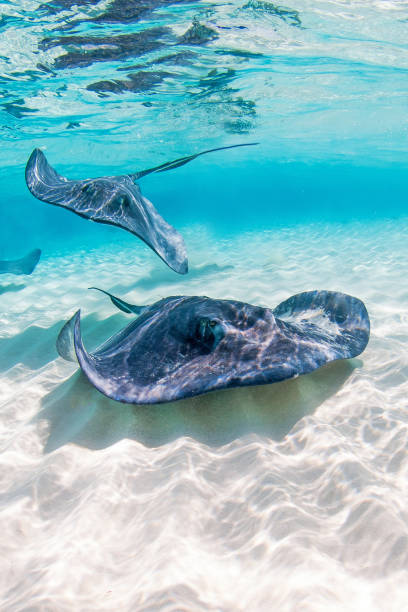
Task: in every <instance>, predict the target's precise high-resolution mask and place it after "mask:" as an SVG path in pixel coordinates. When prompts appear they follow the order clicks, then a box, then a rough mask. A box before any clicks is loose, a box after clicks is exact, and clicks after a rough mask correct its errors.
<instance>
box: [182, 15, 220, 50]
mask: <svg viewBox="0 0 408 612" xmlns="http://www.w3.org/2000/svg"><path fill="white" fill-rule="evenodd" d="M216 38H218V34H217V32H216V31H215V30H214V29H213V28H209V27H208V26H205V25H203V24H202V23H200V22H199V21H198V20H197V19H194V21H193V23H192V25H191V27H190V28H189V29H188V30H187V31H186V32H185V33H184V34H183V36H180V38H179V43H180V44H181V45H204V44H205V43H207V42H210V41H211V40H215V39H216Z"/></svg>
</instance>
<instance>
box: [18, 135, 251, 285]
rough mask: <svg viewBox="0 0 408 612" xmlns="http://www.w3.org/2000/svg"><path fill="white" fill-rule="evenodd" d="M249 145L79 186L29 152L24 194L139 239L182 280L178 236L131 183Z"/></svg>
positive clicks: (182, 249)
mask: <svg viewBox="0 0 408 612" xmlns="http://www.w3.org/2000/svg"><path fill="white" fill-rule="evenodd" d="M254 144H257V143H246V144H237V145H231V146H228V147H219V148H217V149H210V150H208V151H202V152H201V153H196V154H195V155H189V156H188V157H181V158H179V159H176V160H174V161H171V162H166V163H164V164H161V165H160V166H155V167H154V168H149V169H148V170H141V171H140V172H134V173H132V174H125V175H122V176H105V177H101V178H95V179H85V180H82V181H79V180H76V181H75V180H74V181H69V180H68V179H66V178H64V177H63V176H60V175H59V174H58V173H57V172H56V171H55V170H54V169H53V168H52V167H51V166H50V165H49V163H48V161H47V159H46V157H45V155H44V153H43V152H42V151H40V149H34V151H33V152H32V153H31V156H30V159H29V160H28V162H27V166H26V171H25V177H26V183H27V186H28V188H29V190H30V191H31V193H32V194H33V195H34V196H35V197H36V198H38V199H39V200H42V201H43V202H48V203H50V204H55V205H56V206H61V207H63V208H67V209H68V210H72V212H74V213H76V214H77V215H80V216H81V217H85V218H86V219H91V220H92V221H96V222H98V223H108V224H110V225H117V226H118V227H121V228H122V229H125V230H127V231H129V232H131V233H132V234H134V235H135V236H139V238H141V239H142V240H143V241H144V242H145V243H146V244H147V245H148V246H149V247H150V248H151V249H153V251H155V252H156V253H157V255H158V256H159V257H161V259H163V261H164V262H165V263H166V264H167V265H168V266H170V268H172V269H173V270H175V271H176V272H179V273H180V274H186V272H187V271H188V263H187V255H186V248H185V245H184V241H183V238H182V236H181V235H180V234H179V233H178V232H177V231H176V230H175V229H174V227H172V226H171V225H169V224H168V223H166V221H165V220H164V219H163V218H162V217H161V216H160V215H159V213H158V212H157V210H156V209H155V207H154V206H153V204H152V203H151V202H150V201H149V200H148V199H147V198H145V197H144V196H142V194H141V191H140V188H139V186H138V185H137V183H136V182H135V181H137V180H138V179H140V178H142V177H143V176H146V175H147V174H151V173H152V172H164V171H166V170H172V169H173V168H178V167H180V166H184V164H187V163H188V162H190V161H192V160H193V159H195V158H196V157H199V156H200V155H204V154H205V153H211V152H213V151H221V150H223V149H232V148H235V147H245V146H250V145H254Z"/></svg>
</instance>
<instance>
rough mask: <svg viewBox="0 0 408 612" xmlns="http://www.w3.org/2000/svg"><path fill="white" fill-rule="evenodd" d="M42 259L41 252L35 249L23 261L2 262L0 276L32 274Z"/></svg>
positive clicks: (0, 262)
mask: <svg viewBox="0 0 408 612" xmlns="http://www.w3.org/2000/svg"><path fill="white" fill-rule="evenodd" d="M40 257H41V250H40V249H34V250H33V251H30V252H29V253H27V255H25V256H24V257H22V258H21V259H13V260H8V261H7V260H6V261H0V274H27V275H28V274H31V273H32V272H33V271H34V269H35V267H36V265H37V264H38V262H39V259H40Z"/></svg>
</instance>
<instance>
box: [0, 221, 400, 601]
mask: <svg viewBox="0 0 408 612" xmlns="http://www.w3.org/2000/svg"><path fill="white" fill-rule="evenodd" d="M184 233H185V235H186V239H187V246H188V250H189V255H190V267H191V273H190V274H189V275H188V276H187V277H180V276H177V275H176V274H174V273H173V272H171V271H170V270H167V269H166V268H165V266H164V264H162V263H161V262H160V261H159V260H158V259H157V258H155V257H154V255H153V254H151V253H150V252H149V251H148V250H147V249H146V248H145V247H143V245H141V244H140V243H138V242H137V241H136V240H135V247H134V249H133V248H129V246H125V247H124V248H123V249H121V250H119V248H118V246H117V245H115V246H114V247H109V246H106V247H103V248H100V249H99V250H94V251H92V252H86V253H85V252H84V253H75V254H73V256H72V257H71V258H69V257H66V256H61V257H53V258H47V257H46V254H45V257H44V259H43V260H42V261H41V262H40V264H39V266H38V268H37V270H36V271H35V273H34V274H33V275H32V276H31V277H27V278H24V277H11V276H10V277H7V276H3V277H2V278H1V284H0V293H1V295H0V299H1V302H2V313H3V314H1V319H0V333H1V338H0V372H1V379H0V381H1V382H0V385H1V386H0V393H1V420H0V425H1V429H0V439H1V447H2V450H3V453H2V455H1V470H0V478H1V484H0V491H1V499H2V505H1V511H0V520H1V523H0V526H1V534H2V538H1V549H2V552H1V555H0V582H1V599H0V607H1V609H2V610H13V611H16V610H52V611H54V610H58V611H62V610H67V611H68V610H69V611H72V610H84V611H85V610H129V611H130V610H132V611H134V610H138V611H139V610H143V611H147V610H149V611H153V610H154V611H156V610H164V609H165V610H186V611H187V610H188V611H191V610H194V611H195V610H203V611H207V610H214V611H215V610H216V611H220V610H222V611H231V612H238V611H243V612H244V611H245V612H247V611H248V610H251V611H268V612H269V611H270V610H279V611H286V610H287V611H292V610H302V611H311V612H312V611H313V612H315V611H324V612H326V611H327V610H359V611H360V610H362V609H369V610H387V611H389V610H395V611H398V612H399V611H400V610H402V609H404V607H405V606H406V601H407V586H406V584H407V573H406V571H407V567H408V526H407V525H408V523H407V519H408V511H407V507H406V500H407V493H408V491H407V489H408V484H407V483H408V479H407V471H408V470H407V468H408V462H407V452H406V447H407V441H408V433H407V431H408V430H407V425H408V412H407V404H408V400H407V397H408V382H407V375H408V357H407V348H406V347H407V340H408V286H407V282H406V278H407V273H408V247H407V244H408V241H407V236H408V220H403V221H401V220H399V221H390V222H388V223H385V224H384V223H372V224H371V225H368V226H367V225H363V224H358V223H350V224H349V225H342V226H336V225H330V226H329V225H324V226H323V225H322V226H314V227H312V228H311V227H301V226H299V227H297V228H293V229H287V230H277V231H270V232H264V233H251V234H247V235H244V236H240V237H238V238H234V239H232V238H231V239H230V240H223V241H221V242H220V241H218V240H217V239H216V238H215V236H213V235H211V234H210V233H209V231H208V230H207V229H206V228H203V227H193V228H186V229H185V231H184ZM39 246H41V245H39ZM91 285H97V286H100V287H101V288H103V289H106V290H110V291H112V292H113V293H116V294H118V295H120V296H121V297H122V298H124V299H126V300H127V301H131V302H134V303H140V304H146V303H149V302H152V301H154V300H156V299H159V298H161V297H164V296H167V295H177V294H205V295H208V296H211V297H220V298H234V299H238V300H243V301H248V302H251V303H256V304H260V305H264V306H275V305H276V304H277V303H279V302H280V301H281V300H283V299H285V298H287V297H288V296H289V295H291V294H293V293H297V292H299V291H303V290H309V289H332V290H339V291H344V292H347V293H351V294H353V295H356V296H357V297H359V298H361V299H363V300H364V301H365V303H366V306H367V308H368V310H369V313H370V316H371V321H372V336H371V340H370V343H369V345H368V348H367V349H366V351H365V352H364V354H363V355H362V356H361V357H360V358H358V359H355V360H352V361H350V362H338V363H334V364H331V365H329V366H327V367H325V368H323V369H321V370H320V371H317V372H315V373H313V374H311V375H308V376H303V377H300V378H298V379H296V380H294V381H287V382H284V383H279V384H276V385H271V386H265V387H257V388H246V389H234V390H229V391H223V392H218V393H214V394H209V395H206V396H202V397H200V398H195V399H193V400H185V401H182V402H178V403H174V404H166V405H161V406H156V407H154V406H153V407H136V406H129V405H123V404H119V403H116V402H114V401H112V400H108V399H107V398H105V397H104V396H102V395H101V394H100V393H98V392H97V391H96V390H95V389H94V388H93V387H91V386H90V385H89V384H88V382H87V381H86V380H84V378H83V377H82V376H81V375H80V374H78V372H76V373H75V366H73V365H72V364H68V363H66V362H64V361H63V360H62V359H60V358H57V354H56V350H55V339H56V336H57V333H58V331H59V329H60V327H61V326H62V324H63V323H64V322H65V320H66V319H67V318H68V317H69V316H71V314H72V313H73V312H74V311H75V310H76V309H77V307H79V306H80V307H81V308H82V313H83V317H84V320H83V330H84V338H85V344H86V345H87V346H88V347H92V346H95V345H97V344H99V343H100V342H102V341H103V340H104V339H105V338H106V337H108V336H109V335H110V333H112V332H113V331H115V330H117V329H119V328H120V327H122V326H123V325H125V324H126V322H128V321H129V317H128V316H127V315H124V314H122V313H119V312H118V311H116V310H115V309H114V307H113V306H112V305H111V303H110V302H109V300H107V299H106V298H105V297H104V296H102V295H101V294H98V293H97V292H92V291H88V290H87V287H89V286H91Z"/></svg>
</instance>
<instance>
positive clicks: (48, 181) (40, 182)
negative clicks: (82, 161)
mask: <svg viewBox="0 0 408 612" xmlns="http://www.w3.org/2000/svg"><path fill="white" fill-rule="evenodd" d="M25 179H26V183H27V187H28V188H29V190H30V191H31V193H32V194H33V196H34V197H36V198H38V199H39V200H41V201H42V202H48V203H49V204H55V205H56V206H64V207H67V206H69V207H70V208H72V197H73V190H76V189H77V188H78V184H79V183H80V181H69V180H68V179H66V178H64V177H63V176H61V175H60V174H58V172H56V171H55V170H54V168H52V167H51V166H50V164H49V163H48V161H47V158H46V157H45V155H44V153H43V152H42V151H41V150H40V149H34V151H33V152H32V153H31V155H30V158H29V160H28V162H27V165H26V169H25ZM73 210H74V212H75V209H73Z"/></svg>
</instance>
